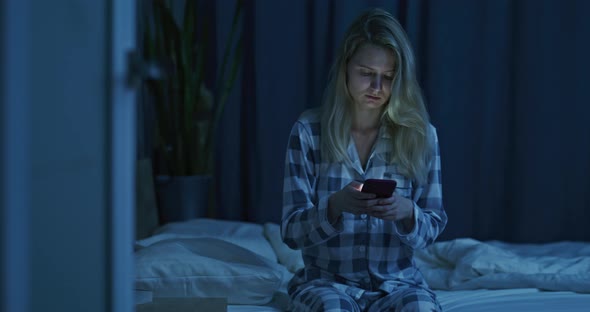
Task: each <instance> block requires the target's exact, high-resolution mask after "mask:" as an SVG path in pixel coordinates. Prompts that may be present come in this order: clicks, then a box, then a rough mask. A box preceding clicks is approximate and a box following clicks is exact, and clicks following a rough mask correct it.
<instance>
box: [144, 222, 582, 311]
mask: <svg viewBox="0 0 590 312" xmlns="http://www.w3.org/2000/svg"><path fill="white" fill-rule="evenodd" d="M416 263H417V265H418V266H419V268H420V270H421V271H422V273H423V274H424V276H425V278H426V280H427V282H428V283H429V285H430V286H431V287H432V288H433V289H434V290H435V292H436V293H437V295H438V297H439V301H440V302H441V305H442V306H443V308H444V311H449V312H453V311H455V312H460V311H502V312H510V311H590V243H586V242H556V243H551V244H528V245H525V244H509V243H504V242H500V241H486V242H481V241H477V240H474V239H469V238H461V239H455V240H450V241H442V242H437V243H435V244H433V245H432V246H430V247H428V248H427V249H425V250H421V251H419V252H417V253H416ZM302 266H303V261H302V259H301V254H300V252H299V251H296V250H291V249H289V248H288V247H287V246H286V245H285V244H283V243H282V241H281V238H280V230H279V225H278V224H275V223H265V224H257V223H249V222H238V221H228V220H215V219H206V218H201V219H194V220H188V221H184V222H176V223H169V224H166V225H164V226H162V227H159V228H157V229H156V230H155V231H154V232H153V234H151V235H150V236H149V237H147V238H144V239H141V240H138V241H136V244H135V295H136V299H135V300H136V301H135V302H136V307H137V310H138V311H179V312H182V311H184V310H183V309H185V310H186V311H195V310H196V311H235V312H245V311H257V312H261V311H262V312H263V311H286V309H287V305H288V296H287V293H286V285H287V283H288V281H289V279H290V278H291V276H292V275H293V272H295V271H296V270H297V269H299V268H301V267H302ZM183 307H184V308H183Z"/></svg>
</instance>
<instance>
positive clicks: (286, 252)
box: [264, 222, 304, 273]
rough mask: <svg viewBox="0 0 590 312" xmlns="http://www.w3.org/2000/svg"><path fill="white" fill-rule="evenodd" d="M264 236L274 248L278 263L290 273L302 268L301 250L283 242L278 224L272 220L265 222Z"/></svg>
mask: <svg viewBox="0 0 590 312" xmlns="http://www.w3.org/2000/svg"><path fill="white" fill-rule="evenodd" d="M264 236H266V239H267V240H268V241H269V242H270V245H271V246H272V248H274V251H275V253H276V255H277V258H278V259H279V263H280V264H282V265H284V266H285V267H286V268H287V269H288V270H289V271H290V272H291V273H295V272H297V270H299V269H301V268H303V266H304V264H303V257H302V256H301V250H294V249H291V248H289V246H287V244H285V243H283V240H282V238H281V227H280V225H278V224H276V223H272V222H268V223H265V224H264Z"/></svg>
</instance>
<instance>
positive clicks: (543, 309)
mask: <svg viewBox="0 0 590 312" xmlns="http://www.w3.org/2000/svg"><path fill="white" fill-rule="evenodd" d="M435 292H436V294H437V295H438V299H439V301H440V303H441V305H442V306H443V311H445V312H474V311H477V312H527V311H531V312H532V311H535V312H562V311H563V312H588V311H590V294H580V293H574V292H569V291H541V290H538V289H536V288H520V289H498V290H487V289H478V290H454V291H442V290H440V291H435ZM285 295H286V294H285ZM283 299H284V298H282V299H280V300H279V301H275V300H273V302H271V303H270V304H269V305H264V306H256V305H229V306H228V307H227V311H228V312H280V311H285V309H284V308H283V307H285V305H284V304H285V302H284V301H282V300H283Z"/></svg>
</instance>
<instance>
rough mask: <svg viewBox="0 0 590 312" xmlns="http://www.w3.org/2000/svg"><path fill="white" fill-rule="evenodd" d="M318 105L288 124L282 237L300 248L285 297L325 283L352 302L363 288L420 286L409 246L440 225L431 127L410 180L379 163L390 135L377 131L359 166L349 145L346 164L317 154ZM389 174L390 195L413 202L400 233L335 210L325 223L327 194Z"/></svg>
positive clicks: (420, 244)
mask: <svg viewBox="0 0 590 312" xmlns="http://www.w3.org/2000/svg"><path fill="white" fill-rule="evenodd" d="M320 128H321V127H320V113H319V110H317V109H314V110H309V111H306V112H304V113H303V114H302V115H301V117H300V118H299V119H298V120H297V122H296V123H295V125H294V126H293V128H292V131H291V135H290V137H289V143H288V147H287V153H286V165H285V179H284V190H283V221H282V224H281V234H282V237H283V241H284V242H285V243H286V244H287V245H289V246H290V247H291V248H293V249H300V250H301V251H302V254H303V260H304V263H305V268H304V269H302V270H300V271H299V272H297V273H296V274H295V276H294V277H293V279H292V280H291V283H290V285H289V292H290V294H291V295H292V298H294V297H293V294H295V293H296V292H297V290H301V287H304V288H305V287H307V286H310V285H313V286H315V287H326V286H328V287H331V288H334V289H337V290H339V291H341V292H342V293H345V294H347V295H348V296H350V297H351V298H353V299H354V300H355V301H356V300H360V298H361V297H362V296H363V294H364V293H365V292H367V291H381V292H384V293H385V294H391V293H394V292H395V291H396V290H398V289H401V288H403V287H418V288H419V289H427V288H428V285H426V282H425V281H424V278H423V277H422V274H421V273H420V271H419V270H418V269H417V268H416V266H415V263H414V260H413V257H412V256H413V251H414V250H415V249H418V248H424V247H426V246H428V245H429V244H432V243H433V242H434V241H435V239H436V238H437V236H438V235H439V234H440V233H441V231H442V230H443V229H444V227H445V225H446V223H447V215H446V213H445V211H444V209H443V203H442V188H441V176H440V154H439V148H438V139H437V135H436V129H435V128H434V127H433V126H430V127H429V131H430V138H431V140H430V142H431V143H430V144H431V150H432V158H431V161H430V169H429V174H428V181H427V183H425V184H423V185H418V184H417V183H415V182H414V181H412V180H411V179H408V178H407V177H405V176H403V175H402V174H400V172H399V170H398V167H397V166H396V165H395V164H389V163H387V161H386V160H387V159H389V157H388V156H389V154H388V153H391V149H392V148H393V144H391V143H392V142H391V139H392V138H391V137H390V136H389V134H388V133H387V132H386V131H385V128H384V127H382V128H381V129H380V132H379V135H378V139H377V141H376V143H375V145H374V147H373V150H372V151H371V154H370V156H369V160H368V162H367V165H366V167H365V168H362V166H361V162H360V160H359V157H358V154H357V151H356V147H355V145H354V142H352V140H351V142H350V144H349V146H348V148H347V152H348V156H349V158H350V160H351V161H350V162H341V163H332V162H328V161H326V160H324V159H323V158H322V155H321V153H320ZM370 178H376V179H394V180H396V181H397V188H396V191H395V192H396V194H398V195H399V196H404V197H406V198H410V199H411V200H412V201H413V202H414V218H415V226H414V228H413V229H412V231H411V232H407V231H405V230H404V227H403V225H402V224H401V222H391V221H385V220H381V219H379V218H374V217H371V216H368V215H353V214H349V213H343V214H342V217H341V218H340V219H339V220H338V221H337V222H335V223H334V224H331V223H330V222H329V221H328V215H327V207H328V197H329V196H330V195H331V194H332V193H334V192H336V191H339V190H340V189H342V188H343V187H345V186H346V185H347V184H349V183H350V182H351V181H353V180H356V181H359V182H363V181H365V180H366V179H370Z"/></svg>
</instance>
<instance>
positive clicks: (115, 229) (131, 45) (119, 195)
mask: <svg viewBox="0 0 590 312" xmlns="http://www.w3.org/2000/svg"><path fill="white" fill-rule="evenodd" d="M111 8H112V13H111V14H112V19H111V20H112V21H113V22H112V23H113V24H112V30H111V44H112V47H111V48H112V49H111V51H112V55H111V59H112V66H111V68H112V77H111V105H112V106H111V125H112V129H111V131H112V132H111V164H112V165H111V175H110V176H111V183H110V185H111V196H112V197H111V200H112V203H111V214H110V215H111V218H110V221H111V239H110V245H111V265H112V268H111V283H112V287H111V293H110V295H111V299H112V302H111V309H110V311H112V312H130V311H134V310H133V309H134V296H133V277H134V263H133V241H134V237H135V168H136V165H135V164H136V158H137V153H136V140H137V135H136V90H135V89H134V88H133V86H129V85H128V78H129V77H128V75H129V74H130V73H129V64H128V62H129V57H128V53H130V52H132V51H134V50H135V48H136V24H137V23H136V9H137V3H136V0H111Z"/></svg>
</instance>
